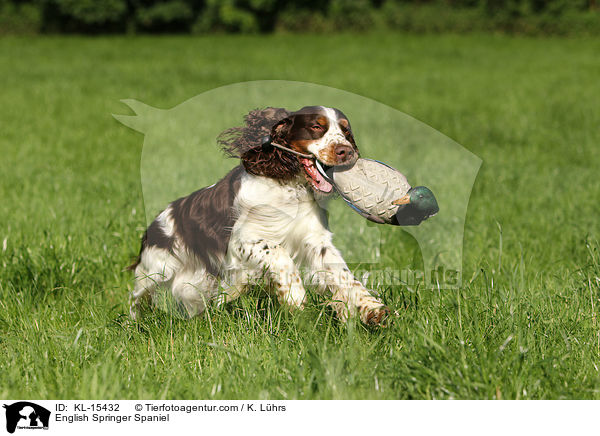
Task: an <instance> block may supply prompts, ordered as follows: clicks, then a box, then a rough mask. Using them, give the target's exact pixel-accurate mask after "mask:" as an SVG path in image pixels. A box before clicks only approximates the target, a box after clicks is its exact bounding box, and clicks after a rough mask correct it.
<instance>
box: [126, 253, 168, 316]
mask: <svg viewBox="0 0 600 436" xmlns="http://www.w3.org/2000/svg"><path fill="white" fill-rule="evenodd" d="M175 265H176V259H175V258H174V257H173V256H172V255H171V254H170V253H169V252H168V251H166V250H163V249H158V248H154V247H151V248H146V249H145V250H144V251H143V252H142V254H141V256H140V263H139V264H138V266H137V267H136V268H135V287H134V290H133V292H132V293H131V295H130V302H131V303H130V306H129V314H130V316H131V318H133V319H138V318H139V316H140V312H141V308H142V306H143V305H144V304H145V303H150V302H151V301H152V297H153V296H154V293H155V292H156V290H157V289H158V288H159V287H160V286H161V285H163V284H165V283H166V282H168V281H170V280H172V278H173V276H174V272H175Z"/></svg>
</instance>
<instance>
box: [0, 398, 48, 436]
mask: <svg viewBox="0 0 600 436" xmlns="http://www.w3.org/2000/svg"><path fill="white" fill-rule="evenodd" d="M4 408H5V409H6V431H8V432H9V433H14V432H15V430H16V429H17V428H19V429H30V430H32V429H44V430H47V429H48V424H49V422H50V411H49V410H48V409H46V408H44V407H42V406H38V405H37V404H35V403H30V402H29V401H19V402H17V403H13V404H11V405H6V404H5V405H4Z"/></svg>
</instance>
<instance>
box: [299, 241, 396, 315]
mask: <svg viewBox="0 0 600 436" xmlns="http://www.w3.org/2000/svg"><path fill="white" fill-rule="evenodd" d="M309 252H310V253H309V256H307V257H306V258H307V259H308V260H309V262H308V263H309V267H310V269H311V273H312V280H313V283H314V282H316V283H315V284H316V285H317V289H318V290H319V292H321V293H322V294H325V295H327V294H329V296H331V299H332V302H331V306H332V307H333V309H334V310H335V312H336V314H337V317H338V318H339V319H340V320H341V321H343V322H345V321H346V320H347V319H348V317H349V316H353V315H356V314H358V316H359V317H360V320H361V321H362V322H363V323H365V324H367V325H371V326H378V325H382V324H383V322H384V321H385V319H386V318H387V317H388V315H389V313H390V310H389V309H388V308H387V307H386V306H385V305H384V304H383V303H382V302H381V301H379V300H378V299H377V298H376V297H375V296H374V295H372V294H371V292H370V291H369V290H368V289H367V288H365V286H364V285H363V284H362V283H361V282H359V281H358V280H356V278H355V277H354V275H353V274H352V272H351V271H350V270H349V269H348V266H347V265H346V262H345V261H344V259H343V258H342V255H341V254H340V252H339V251H338V249H337V248H335V247H334V246H333V244H331V243H326V244H324V245H321V244H315V245H313V246H312V247H311V248H310V249H309Z"/></svg>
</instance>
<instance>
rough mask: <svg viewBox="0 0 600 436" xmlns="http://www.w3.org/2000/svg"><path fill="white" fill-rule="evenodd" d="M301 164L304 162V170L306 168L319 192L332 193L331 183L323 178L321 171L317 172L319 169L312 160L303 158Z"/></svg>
mask: <svg viewBox="0 0 600 436" xmlns="http://www.w3.org/2000/svg"><path fill="white" fill-rule="evenodd" d="M300 162H302V165H304V168H306V172H307V173H308V174H309V175H310V177H311V178H312V181H313V185H314V187H315V188H317V189H318V190H319V191H323V192H331V190H332V189H333V186H331V183H329V182H328V181H327V180H325V179H324V178H323V176H322V175H321V173H320V172H319V170H317V167H315V164H314V162H313V161H312V160H310V159H306V158H302V159H300Z"/></svg>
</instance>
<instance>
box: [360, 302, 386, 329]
mask: <svg viewBox="0 0 600 436" xmlns="http://www.w3.org/2000/svg"><path fill="white" fill-rule="evenodd" d="M390 314H391V311H390V309H389V308H388V307H387V306H380V307H376V308H374V309H370V310H368V311H366V313H364V314H361V320H362V322H364V323H365V324H366V325H368V326H369V327H387V326H388V325H389V320H390Z"/></svg>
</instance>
